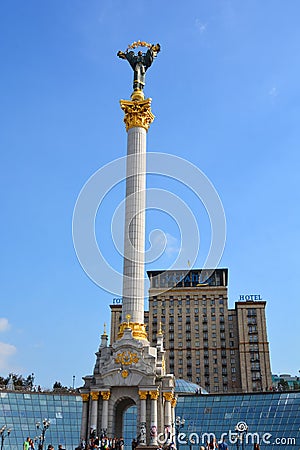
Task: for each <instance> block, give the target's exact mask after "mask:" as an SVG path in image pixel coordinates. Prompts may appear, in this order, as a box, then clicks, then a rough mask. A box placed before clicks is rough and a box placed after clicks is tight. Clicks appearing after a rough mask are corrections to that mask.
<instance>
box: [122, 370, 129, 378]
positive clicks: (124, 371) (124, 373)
mask: <svg viewBox="0 0 300 450" xmlns="http://www.w3.org/2000/svg"><path fill="white" fill-rule="evenodd" d="M121 375H122V377H123V378H127V377H128V375H129V371H128V370H126V369H124V370H122V372H121Z"/></svg>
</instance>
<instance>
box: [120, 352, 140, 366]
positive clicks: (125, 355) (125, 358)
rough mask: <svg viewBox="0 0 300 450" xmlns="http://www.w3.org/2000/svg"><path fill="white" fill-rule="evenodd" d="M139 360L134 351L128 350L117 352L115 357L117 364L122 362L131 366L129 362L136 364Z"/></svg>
mask: <svg viewBox="0 0 300 450" xmlns="http://www.w3.org/2000/svg"><path fill="white" fill-rule="evenodd" d="M138 361H139V358H138V356H137V354H136V353H131V352H130V351H129V350H128V351H125V352H122V353H118V354H117V357H116V359H115V362H116V363H117V364H122V365H124V366H131V364H136V363H137V362H138Z"/></svg>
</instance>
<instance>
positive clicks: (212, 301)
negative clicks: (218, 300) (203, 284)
mask: <svg viewBox="0 0 300 450" xmlns="http://www.w3.org/2000/svg"><path fill="white" fill-rule="evenodd" d="M214 304H215V300H214V299H213V298H212V299H211V301H210V306H214Z"/></svg>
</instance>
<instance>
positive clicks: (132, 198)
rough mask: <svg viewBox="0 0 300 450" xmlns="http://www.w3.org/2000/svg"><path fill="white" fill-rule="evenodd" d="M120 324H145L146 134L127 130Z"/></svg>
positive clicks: (141, 131)
mask: <svg viewBox="0 0 300 450" xmlns="http://www.w3.org/2000/svg"><path fill="white" fill-rule="evenodd" d="M126 177H127V178H126V203H125V234H124V266H123V304H122V320H123V322H125V321H126V319H127V317H126V316H127V315H130V316H131V319H130V321H131V322H137V323H144V250H145V202H146V193H145V188H146V130H145V129H144V128H142V127H133V128H130V129H129V130H128V140H127V169H126Z"/></svg>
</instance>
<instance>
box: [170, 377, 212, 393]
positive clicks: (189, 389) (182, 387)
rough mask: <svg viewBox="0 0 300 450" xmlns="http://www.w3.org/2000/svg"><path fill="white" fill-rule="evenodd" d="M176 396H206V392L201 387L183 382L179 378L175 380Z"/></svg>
mask: <svg viewBox="0 0 300 450" xmlns="http://www.w3.org/2000/svg"><path fill="white" fill-rule="evenodd" d="M175 393H176V394H187V393H190V394H208V392H207V391H206V390H205V389H203V387H201V386H199V385H198V384H195V383H192V382H190V381H186V380H183V379H181V378H176V384H175Z"/></svg>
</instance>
